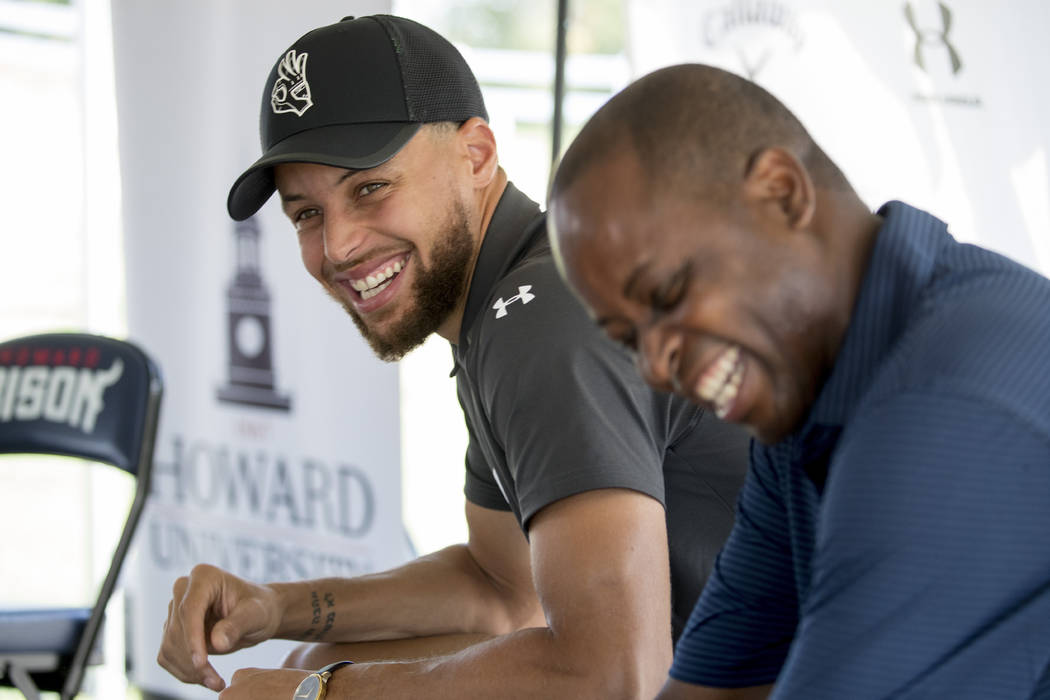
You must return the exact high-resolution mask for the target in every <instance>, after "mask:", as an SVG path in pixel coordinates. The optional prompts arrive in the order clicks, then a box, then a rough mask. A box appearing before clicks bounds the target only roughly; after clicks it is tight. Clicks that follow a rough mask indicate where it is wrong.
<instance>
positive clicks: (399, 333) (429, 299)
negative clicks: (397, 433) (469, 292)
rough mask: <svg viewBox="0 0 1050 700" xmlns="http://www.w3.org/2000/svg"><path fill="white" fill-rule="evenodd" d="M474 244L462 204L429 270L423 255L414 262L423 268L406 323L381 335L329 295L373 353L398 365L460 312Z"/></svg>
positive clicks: (441, 238)
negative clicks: (345, 313)
mask: <svg viewBox="0 0 1050 700" xmlns="http://www.w3.org/2000/svg"><path fill="white" fill-rule="evenodd" d="M474 252H475V250H474V238H473V237H472V236H471V235H470V224H469V221H468V218H467V212H466V209H465V208H464V207H463V204H462V203H461V202H457V203H456V206H455V207H454V209H453V211H452V218H451V220H450V221H449V222H448V223H447V224H445V230H444V231H443V232H442V233H441V235H440V236H439V237H438V239H437V240H436V242H435V243H434V247H433V250H432V254H431V257H432V259H433V261H432V262H431V264H430V266H429V267H424V266H423V262H422V260H421V259H420V258H419V256H418V255H415V256H413V258H412V262H413V264H415V265H416V266H417V269H416V279H415V282H414V284H413V285H412V288H411V289H407V290H404V292H402V293H408V294H410V295H411V297H413V299H411V300H409V303H407V304H405V303H402V306H403V307H404V312H403V315H402V317H401V318H400V319H399V320H398V321H397V322H396V323H395V324H394V325H393V326H391V327H390V328H388V329H387V330H385V331H383V332H382V333H380V332H379V331H377V330H375V329H373V328H370V327H369V326H368V324H367V323H366V322H365V321H364V319H362V318H361V316H360V315H359V314H358V313H357V310H356V309H354V307H353V305H352V304H351V303H350V302H349V301H347V300H345V299H343V298H341V297H339V296H338V295H336V294H335V293H334V292H332V291H331V288H329V294H331V295H332V297H333V298H334V299H335V300H336V301H338V302H339V303H340V304H341V305H342V306H343V308H344V309H346V312H347V313H348V314H350V318H351V319H353V321H354V325H356V326H357V330H359V331H361V335H362V336H364V339H365V340H366V341H367V342H368V344H369V345H370V346H371V347H372V350H373V352H375V354H376V355H377V356H378V357H379V359H381V360H383V361H385V362H396V361H398V360H400V359H401V358H402V357H404V356H405V355H406V354H408V352H409V351H411V350H414V349H415V348H417V347H419V346H420V345H422V344H423V341H425V340H426V339H427V338H428V337H430V335H431V334H432V333H434V332H435V331H436V330H437V329H438V328H440V327H441V324H442V323H444V322H445V319H447V318H448V316H449V314H450V313H452V310H453V309H455V308H456V304H457V303H459V300H460V297H461V296H462V295H463V291H464V289H465V287H466V282H467V270H468V269H469V268H470V263H471V261H472V260H473V258H474Z"/></svg>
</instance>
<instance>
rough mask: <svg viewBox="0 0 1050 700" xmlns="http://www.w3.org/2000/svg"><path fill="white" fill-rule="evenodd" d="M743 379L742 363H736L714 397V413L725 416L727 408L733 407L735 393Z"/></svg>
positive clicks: (727, 411) (727, 412)
mask: <svg viewBox="0 0 1050 700" xmlns="http://www.w3.org/2000/svg"><path fill="white" fill-rule="evenodd" d="M743 380H744V364H743V363H738V364H737V366H736V367H734V368H733V374H732V375H731V376H730V377H729V381H728V382H727V383H726V385H725V386H724V387H722V391H720V392H719V393H718V396H717V397H715V415H716V416H718V417H719V418H725V417H726V416H727V415H729V409H731V408H732V407H733V402H734V401H736V394H737V392H738V391H740V382H742V381H743Z"/></svg>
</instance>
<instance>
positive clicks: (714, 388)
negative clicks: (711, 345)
mask: <svg viewBox="0 0 1050 700" xmlns="http://www.w3.org/2000/svg"><path fill="white" fill-rule="evenodd" d="M743 379H744V365H743V363H741V362H740V348H739V347H737V346H735V345H734V346H733V347H731V348H728V349H727V350H725V352H723V353H722V355H721V356H720V357H719V358H718V359H717V360H715V362H714V366H713V367H712V368H711V369H709V370H708V371H707V372H705V373H704V376H703V377H701V379H700V385H699V386H698V387H697V391H696V393H697V396H699V397H700V399H701V400H702V401H707V402H710V403H711V404H712V405H714V408H715V414H716V415H717V416H718V417H719V418H724V417H725V416H726V414H728V413H729V409H730V408H732V406H733V401H734V400H735V399H736V394H737V392H738V391H739V390H740V383H741V381H743Z"/></svg>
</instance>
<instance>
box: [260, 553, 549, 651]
mask: <svg viewBox="0 0 1050 700" xmlns="http://www.w3.org/2000/svg"><path fill="white" fill-rule="evenodd" d="M272 588H273V589H274V590H275V591H277V593H278V595H279V597H280V600H281V607H282V619H281V625H280V628H279V630H278V634H277V636H278V637H280V638H282V639H293V640H297V641H307V642H320V641H324V642H360V641H375V640H386V639H402V638H406V637H426V636H432V635H442V634H458V633H480V634H493V635H494V634H504V633H506V632H510V631H513V630H515V629H518V628H519V627H521V626H522V625H524V624H530V623H531V624H536V622H537V619H536V611H538V610H539V606H538V602H535V595H534V594H533V593H531V591H521V590H512V589H509V588H508V587H507V586H505V585H503V584H502V583H501V582H499V581H496V580H494V579H492V578H491V577H490V576H489V575H488V574H486V573H485V572H484V571H483V570H482V569H481V567H479V566H478V564H477V562H476V561H475V560H474V557H473V556H472V554H471V552H470V550H469V549H468V548H467V547H466V546H465V545H455V546H452V547H448V548H446V549H443V550H440V551H438V552H435V553H434V554H431V555H428V556H426V557H421V558H419V559H416V560H414V561H411V562H409V563H408V564H405V565H404V566H401V567H398V568H396V569H392V570H390V571H386V572H382V573H378V574H370V575H368V576H360V577H356V578H327V579H317V580H313V581H304V582H296V583H280V584H272ZM530 598H531V599H532V604H531V605H530V604H529V600H530ZM539 623H540V624H542V619H540V621H539Z"/></svg>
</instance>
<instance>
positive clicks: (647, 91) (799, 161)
mask: <svg viewBox="0 0 1050 700" xmlns="http://www.w3.org/2000/svg"><path fill="white" fill-rule="evenodd" d="M549 205H550V206H549V212H550V213H549V216H548V228H549V230H550V232H551V241H552V244H553V247H554V253H555V260H556V261H557V263H558V266H559V270H560V271H561V273H562V275H563V276H564V277H565V279H566V280H567V281H568V283H569V285H570V286H571V287H572V288H573V289H574V291H575V292H576V294H577V295H578V296H579V297H580V299H581V301H583V303H584V305H585V306H586V307H587V308H588V309H589V310H590V312H591V314H592V316H593V317H594V319H595V321H596V322H597V323H598V324H599V325H600V326H601V327H602V328H603V329H604V330H605V332H606V333H607V334H608V335H609V336H610V337H611V338H612V339H614V340H617V341H619V342H621V343H622V344H624V345H626V346H627V347H628V348H629V349H631V350H633V351H634V353H635V358H636V360H637V362H638V367H639V370H640V371H641V373H642V374H643V376H644V377H645V378H646V379H647V380H648V381H649V383H650V384H652V385H653V386H655V387H657V388H659V389H664V390H669V391H676V392H678V393H681V394H683V395H685V396H686V397H688V398H690V399H692V400H694V401H696V402H698V403H702V404H706V405H708V406H710V407H711V408H712V409H714V411H715V412H716V414H717V415H719V416H722V417H724V418H726V419H727V420H731V421H737V422H741V423H744V424H746V425H748V426H749V427H750V428H751V429H752V430H753V431H754V433H755V434H756V435H757V436H758V437H759V438H760V439H762V440H763V441H766V442H774V441H776V440H779V439H781V438H782V437H783V436H785V435H787V434H788V433H789V432H790V431H791V430H793V429H794V427H795V426H796V425H798V423H799V421H800V420H801V419H802V417H803V416H804V415H805V413H806V411H807V410H808V407H809V405H810V404H811V403H812V401H813V398H814V397H815V396H816V393H817V390H818V388H819V386H820V383H821V381H822V379H823V377H825V376H826V374H827V372H828V371H829V367H830V366H831V365H832V363H833V360H834V356H835V352H836V351H837V348H838V344H839V342H840V340H841V338H842V336H843V334H844V332H845V329H846V327H847V326H848V322H849V315H850V312H851V310H852V308H853V301H854V299H855V296H856V293H857V289H858V287H859V280H860V279H861V276H862V275H863V271H864V267H865V264H866V256H867V255H868V252H869V251H870V246H871V242H872V241H873V240H874V235H875V230H876V228H877V217H874V216H873V215H872V214H871V212H870V210H869V209H868V208H867V207H866V206H865V205H864V203H863V202H861V201H860V199H859V198H858V197H857V196H856V194H855V193H854V192H853V190H852V189H851V188H850V187H849V184H848V183H847V182H846V180H845V178H844V177H843V176H842V174H841V173H840V172H839V170H838V169H837V168H836V167H835V166H834V164H832V163H831V161H830V160H829V159H828V158H827V156H825V155H824V153H823V152H822V151H821V150H820V148H819V147H818V146H817V145H816V144H815V143H814V142H813V139H812V138H810V136H809V134H807V133H806V130H805V129H804V128H803V127H802V125H801V124H800V123H799V121H798V119H796V118H795V117H794V116H793V115H792V114H791V113H790V112H789V111H788V110H787V108H785V107H784V105H782V104H781V103H780V102H779V101H777V100H776V99H775V98H774V97H773V96H772V95H770V94H769V93H768V92H766V91H765V90H763V89H762V88H760V87H759V86H757V85H755V84H754V83H751V82H749V81H747V80H744V79H743V78H740V77H738V76H736V75H733V74H731V73H727V72H725V71H722V70H719V69H717V68H712V67H709V66H701V65H681V66H673V67H671V68H665V69H663V70H659V71H656V72H655V73H652V74H650V75H647V76H645V77H644V78H641V79H640V80H638V81H637V82H635V83H633V84H632V85H630V86H628V87H627V88H626V89H625V90H624V91H623V92H621V93H620V94H618V95H616V96H615V97H613V98H612V99H611V100H610V101H609V102H608V103H607V104H606V105H605V106H604V107H602V109H601V110H599V111H598V113H597V114H595V116H594V117H593V118H592V119H591V120H590V121H589V122H588V123H587V124H586V125H585V126H584V128H583V130H582V131H581V132H580V134H579V136H578V137H577V138H576V140H575V141H574V142H573V144H572V145H571V146H570V147H569V149H568V151H567V152H566V154H565V157H564V159H563V160H562V162H561V164H560V165H559V167H558V171H557V173H556V174H555V177H554V180H553V182H552V183H551V193H550V201H549Z"/></svg>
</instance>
